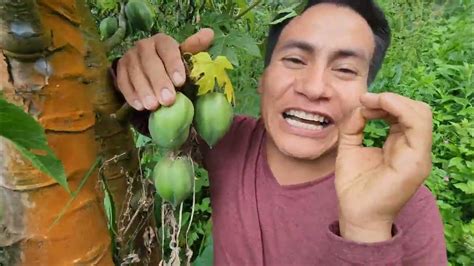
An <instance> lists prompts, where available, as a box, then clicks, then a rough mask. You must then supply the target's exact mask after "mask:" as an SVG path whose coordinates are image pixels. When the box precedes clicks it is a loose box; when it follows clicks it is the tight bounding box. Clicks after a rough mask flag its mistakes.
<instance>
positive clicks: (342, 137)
mask: <svg viewBox="0 0 474 266" xmlns="http://www.w3.org/2000/svg"><path fill="white" fill-rule="evenodd" d="M365 123H366V118H365V117H364V115H363V113H362V108H361V107H358V108H356V109H354V111H352V113H351V114H350V115H349V116H348V117H346V118H345V119H344V120H343V121H342V122H341V123H340V124H339V150H341V149H350V148H354V147H360V146H361V145H362V141H363V138H364V127H365Z"/></svg>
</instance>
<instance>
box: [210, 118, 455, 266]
mask: <svg viewBox="0 0 474 266" xmlns="http://www.w3.org/2000/svg"><path fill="white" fill-rule="evenodd" d="M265 139H266V134H265V129H264V125H263V123H262V121H261V120H255V119H253V118H249V117H244V116H237V117H236V118H235V119H234V123H233V125H232V127H231V129H230V131H229V133H228V134H227V135H226V136H225V137H224V138H223V139H222V140H221V141H220V142H219V143H218V144H217V145H216V146H215V147H214V148H213V149H212V150H208V149H204V151H203V153H204V158H205V166H206V168H207V170H208V171H209V178H210V184H211V185H210V186H211V205H212V221H213V238H214V265H219V266H220V265H239V266H243V265H251V266H258V265H270V266H277V265H285V266H289V265H297V266H303V265H338V266H339V265H417V266H422V265H427V266H428V265H429V266H436V265H447V257H446V248H445V241H444V235H443V225H442V222H441V217H440V215H439V211H438V208H437V207H436V203H435V199H434V197H433V196H432V194H431V193H430V191H429V190H428V189H427V188H426V187H424V186H423V187H421V188H420V189H419V190H418V192H417V193H416V194H415V195H414V196H413V197H412V199H411V200H410V201H409V202H408V203H407V205H406V206H405V207H404V208H403V209H402V211H401V212H400V214H399V215H398V218H397V219H396V222H395V225H394V230H393V238H392V239H391V240H389V241H385V242H381V243H372V244H361V243H355V242H352V241H348V240H345V239H343V238H341V237H340V236H339V229H338V223H337V221H338V210H337V206H338V204H337V196H336V191H335V186H334V175H329V176H326V177H324V178H322V179H320V180H318V181H313V182H307V183H303V184H298V185H284V186H282V185H280V184H278V182H277V181H276V179H275V177H274V176H273V174H272V172H271V170H270V168H269V166H268V163H267V160H266V154H265ZM288 174H289V175H291V173H288Z"/></svg>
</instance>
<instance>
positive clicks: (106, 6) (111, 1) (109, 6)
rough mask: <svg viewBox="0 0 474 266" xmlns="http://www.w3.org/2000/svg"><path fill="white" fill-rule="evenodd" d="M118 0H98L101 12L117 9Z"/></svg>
mask: <svg viewBox="0 0 474 266" xmlns="http://www.w3.org/2000/svg"><path fill="white" fill-rule="evenodd" d="M117 4H118V3H117V0H97V7H98V8H99V9H100V11H101V13H106V12H110V11H114V10H116V9H117Z"/></svg>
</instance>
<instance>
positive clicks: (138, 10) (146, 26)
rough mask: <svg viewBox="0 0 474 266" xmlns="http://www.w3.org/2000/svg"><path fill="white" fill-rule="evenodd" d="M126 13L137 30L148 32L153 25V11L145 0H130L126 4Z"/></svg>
mask: <svg viewBox="0 0 474 266" xmlns="http://www.w3.org/2000/svg"><path fill="white" fill-rule="evenodd" d="M125 15H126V16H127V20H128V21H130V24H131V25H132V27H133V28H134V29H135V30H142V31H146V32H148V31H150V30H151V27H153V20H154V18H153V12H152V10H151V9H150V6H149V5H148V4H147V3H146V2H145V1H144V0H129V1H128V3H127V4H126V5H125Z"/></svg>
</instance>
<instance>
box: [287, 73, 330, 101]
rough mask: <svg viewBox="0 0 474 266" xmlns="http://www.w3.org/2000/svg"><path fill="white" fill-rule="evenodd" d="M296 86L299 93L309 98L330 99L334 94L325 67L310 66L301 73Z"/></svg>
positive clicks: (313, 99)
mask: <svg viewBox="0 0 474 266" xmlns="http://www.w3.org/2000/svg"><path fill="white" fill-rule="evenodd" d="M298 79H299V81H298V82H297V86H296V88H295V90H296V92H297V93H298V94H301V95H303V96H305V97H306V98H308V99H309V100H312V101H315V100H321V99H326V100H327V99H329V98H330V97H331V95H332V93H331V92H332V89H331V85H330V84H329V82H327V77H326V75H325V70H324V68H316V67H313V68H308V69H306V71H304V72H303V73H301V76H300V77H299V78H298Z"/></svg>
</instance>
